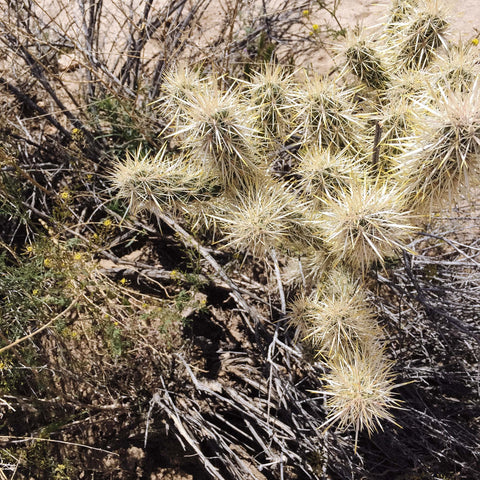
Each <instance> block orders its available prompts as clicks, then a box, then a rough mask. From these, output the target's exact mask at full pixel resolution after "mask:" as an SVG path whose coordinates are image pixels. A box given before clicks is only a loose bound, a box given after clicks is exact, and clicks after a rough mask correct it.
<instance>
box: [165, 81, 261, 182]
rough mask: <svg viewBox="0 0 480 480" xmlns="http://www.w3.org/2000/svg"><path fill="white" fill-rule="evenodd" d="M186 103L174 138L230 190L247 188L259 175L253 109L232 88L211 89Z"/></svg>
mask: <svg viewBox="0 0 480 480" xmlns="http://www.w3.org/2000/svg"><path fill="white" fill-rule="evenodd" d="M187 100H188V101H186V102H185V105H184V108H185V121H184V122H183V125H182V126H181V127H180V128H178V129H177V131H176V132H175V133H174V136H178V137H180V138H181V140H182V144H183V146H184V148H185V149H187V151H190V152H191V153H192V154H193V155H195V156H197V157H198V158H200V159H202V160H203V162H204V165H205V168H206V169H207V170H209V171H211V172H212V173H213V174H214V175H218V176H219V178H220V181H221V183H222V184H223V185H225V186H226V187H227V188H230V187H232V188H235V187H239V186H240V185H247V184H248V183H249V182H251V180H252V179H253V178H255V177H257V176H258V175H259V157H260V155H259V154H258V149H257V147H258V143H259V133H258V131H257V129H256V127H255V124H256V117H255V113H254V111H253V109H252V108H250V109H249V108H246V107H245V106H244V105H243V104H242V102H241V101H240V100H239V96H238V94H237V92H236V91H235V90H233V89H231V90H229V91H227V92H221V91H219V90H218V88H214V87H212V88H211V89H210V90H209V91H205V92H201V93H199V94H198V95H197V96H195V97H192V98H189V99H187Z"/></svg>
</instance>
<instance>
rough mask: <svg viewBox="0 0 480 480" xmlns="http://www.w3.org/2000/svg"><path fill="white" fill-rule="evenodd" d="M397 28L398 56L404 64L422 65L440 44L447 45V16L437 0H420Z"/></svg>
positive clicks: (427, 61) (430, 58)
mask: <svg viewBox="0 0 480 480" xmlns="http://www.w3.org/2000/svg"><path fill="white" fill-rule="evenodd" d="M397 28H398V29H399V34H400V45H399V50H400V53H399V59H400V60H401V62H402V63H403V65H404V67H405V68H414V69H418V68H425V67H426V66H427V65H428V64H429V63H430V61H431V60H432V58H433V57H434V55H435V52H436V50H437V49H438V48H439V47H440V46H442V45H443V46H444V47H446V48H447V44H446V40H445V33H446V31H447V28H448V20H447V16H446V13H445V11H444V7H443V4H442V3H441V2H440V0H420V1H419V3H418V5H415V6H413V7H412V8H411V9H410V11H409V12H408V15H407V17H406V18H405V20H404V21H403V23H401V24H397Z"/></svg>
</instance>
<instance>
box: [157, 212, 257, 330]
mask: <svg viewBox="0 0 480 480" xmlns="http://www.w3.org/2000/svg"><path fill="white" fill-rule="evenodd" d="M156 215H157V217H158V218H159V219H160V220H162V221H163V222H165V223H166V224H167V225H168V226H169V227H171V228H172V229H173V230H175V231H176V232H177V233H178V234H179V235H180V236H181V237H182V239H183V241H184V243H185V244H186V245H187V246H191V247H195V248H196V249H197V250H198V251H199V252H200V255H202V257H203V258H204V259H205V260H207V262H208V263H209V264H210V265H211V266H212V267H213V269H214V270H215V272H216V273H217V275H219V276H220V278H221V279H222V280H223V281H224V282H225V283H226V284H227V285H228V286H229V287H230V288H231V289H232V296H233V298H234V299H235V301H236V302H237V304H238V306H239V307H241V308H242V309H243V310H244V312H246V313H248V314H249V315H250V317H251V318H253V320H254V321H255V323H259V322H260V320H261V319H260V317H259V316H258V315H257V314H256V313H255V312H254V311H253V310H252V308H251V307H250V306H249V305H248V303H247V302H246V301H245V299H244V298H243V297H242V295H241V294H240V291H239V289H238V287H237V286H236V285H235V283H233V281H232V280H231V279H230V277H229V276H228V275H227V274H226V272H225V270H224V269H223V268H222V267H221V265H220V264H219V263H218V262H217V261H216V260H215V259H214V258H213V257H212V256H211V255H210V253H208V250H207V249H206V248H205V247H204V246H202V245H201V244H200V243H199V242H197V241H196V240H195V239H194V238H193V237H192V236H191V235H190V234H189V233H188V232H187V231H186V230H184V229H183V228H182V227H181V226H180V225H179V224H178V223H177V222H176V221H175V220H173V219H172V218H170V217H169V216H168V215H166V214H164V213H161V212H156ZM243 317H244V319H245V321H246V323H247V326H248V328H249V329H250V330H251V331H252V332H254V331H255V329H254V328H253V326H252V325H251V323H250V322H249V321H248V317H247V316H246V315H244V316H243Z"/></svg>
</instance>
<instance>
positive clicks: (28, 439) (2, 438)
mask: <svg viewBox="0 0 480 480" xmlns="http://www.w3.org/2000/svg"><path fill="white" fill-rule="evenodd" d="M33 441H35V442H51V443H61V444H62V445H72V446H74V447H82V448H88V449H89V450H95V451H96V452H103V453H108V454H109V455H115V456H117V457H118V456H119V454H118V453H115V452H110V451H109V450H104V449H103V448H98V447H91V446H90V445H85V444H83V443H75V442H66V441H64V440H53V439H52V438H42V437H15V436H10V435H0V442H9V443H24V442H33Z"/></svg>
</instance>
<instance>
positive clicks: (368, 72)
mask: <svg viewBox="0 0 480 480" xmlns="http://www.w3.org/2000/svg"><path fill="white" fill-rule="evenodd" d="M345 58H346V66H347V67H348V68H350V69H351V70H352V72H353V73H354V74H355V75H356V76H357V77H358V78H359V79H360V80H361V81H362V82H364V83H365V84H366V85H367V86H368V87H370V88H375V89H384V88H385V87H386V86H387V84H388V82H389V77H390V76H389V73H388V68H387V64H386V60H385V58H383V57H382V54H381V52H380V50H379V49H378V48H375V45H374V44H373V43H372V42H371V41H369V40H368V39H367V38H366V37H365V35H364V34H363V33H360V34H359V35H357V34H352V35H350V36H349V37H347V43H346V46H345Z"/></svg>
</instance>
